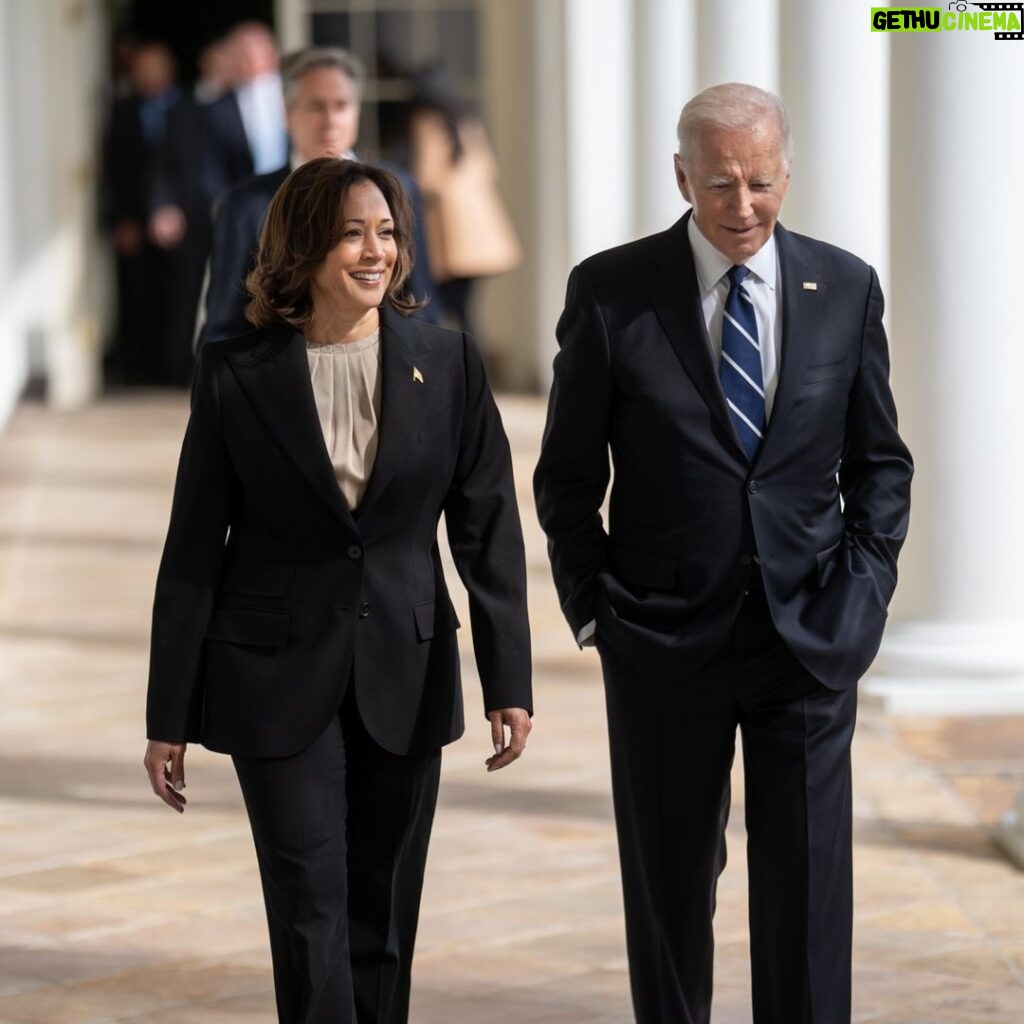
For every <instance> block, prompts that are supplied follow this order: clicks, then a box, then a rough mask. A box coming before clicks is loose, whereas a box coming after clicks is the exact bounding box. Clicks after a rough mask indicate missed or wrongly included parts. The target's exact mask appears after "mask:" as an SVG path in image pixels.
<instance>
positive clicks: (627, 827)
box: [597, 590, 857, 1024]
mask: <svg viewBox="0 0 1024 1024" xmlns="http://www.w3.org/2000/svg"><path fill="white" fill-rule="evenodd" d="M597 646H598V650H599V652H600V655H601V661H602V668H603V672H604V679H605V692H606V699H607V708H608V727H609V736H610V746H611V767H612V791H613V796H614V804H615V818H616V827H617V831H618V840H619V855H620V863H621V869H622V884H623V895H624V902H625V916H626V941H627V950H628V955H629V970H630V984H631V989H632V996H633V1005H634V1009H635V1013H636V1020H637V1021H638V1024H707V1022H708V1021H709V1020H710V1014H711V990H712V963H713V953H714V938H713V934H712V917H713V915H714V910H715V890H716V886H717V881H718V876H719V874H720V873H721V871H722V869H723V868H724V866H725V860H726V848H725V827H726V823H727V821H728V817H729V805H730V769H731V767H732V762H733V755H734V751H735V737H736V729H737V727H738V728H739V731H740V735H741V737H742V744H743V767H744V791H745V792H744V804H745V810H746V830H747V866H748V886H749V915H750V948H751V980H752V991H753V1020H754V1022H755V1024H812V1022H813V1024H848V1022H849V1020H850V958H851V941H852V919H853V896H852V890H853V881H852V803H851V778H850V743H851V740H852V738H853V730H854V722H855V718H856V701H857V694H856V689H855V688H850V689H849V690H846V691H841V692H837V691H833V690H830V689H828V688H826V687H825V686H823V685H821V684H820V683H819V682H817V680H816V679H814V678H813V677H812V676H811V675H810V674H809V673H808V672H807V671H806V670H805V669H804V668H803V667H802V666H801V665H800V664H799V662H797V660H796V659H795V658H794V657H793V655H792V654H791V653H790V652H789V650H788V648H787V647H786V645H785V643H784V642H783V641H782V639H781V637H780V636H779V634H778V633H777V632H776V630H775V627H774V626H773V624H772V621H771V617H770V614H769V611H768V606H767V603H766V600H765V597H764V593H763V591H761V590H755V591H753V592H752V593H750V594H748V595H747V596H746V597H745V598H744V601H743V604H742V607H741V609H740V611H739V614H738V616H737V619H736V621H735V623H734V625H733V627H732V630H731V633H730V635H729V637H728V639H727V641H726V642H725V643H724V644H723V646H722V647H721V649H720V650H719V651H718V652H717V653H716V654H715V655H714V657H713V658H712V659H711V660H710V661H709V662H708V663H707V664H705V665H704V666H702V667H701V668H700V669H698V670H696V671H692V672H690V673H680V672H679V670H678V669H672V668H669V667H666V668H665V669H664V670H661V669H649V668H645V669H643V670H638V669H637V667H636V661H635V657H634V658H633V659H632V660H631V657H630V655H631V654H633V655H634V656H635V654H636V652H635V651H633V652H631V651H626V650H623V651H619V650H613V649H609V645H608V644H607V642H605V643H602V634H601V628H600V624H599V625H598V630H597Z"/></svg>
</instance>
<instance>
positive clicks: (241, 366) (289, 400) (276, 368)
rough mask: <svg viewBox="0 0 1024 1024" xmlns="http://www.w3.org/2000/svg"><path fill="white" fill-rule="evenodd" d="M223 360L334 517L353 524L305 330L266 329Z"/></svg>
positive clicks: (349, 524)
mask: <svg viewBox="0 0 1024 1024" xmlns="http://www.w3.org/2000/svg"><path fill="white" fill-rule="evenodd" d="M214 344H215V343H214ZM227 361H228V363H229V364H230V366H231V368H232V370H233V371H234V374H235V377H236V379H237V380H238V384H239V387H241V389H242V390H243V391H244V392H245V394H246V396H247V397H248V399H249V401H250V402H251V403H252V406H253V408H254V409H255V410H256V414H257V415H258V416H259V418H260V419H261V420H262V421H263V424H264V425H265V427H266V428H267V431H268V432H269V433H270V434H271V436H272V437H273V438H274V440H275V441H277V443H278V444H279V445H280V447H281V448H282V450H283V451H284V452H285V454H286V455H287V456H288V457H289V458H290V459H291V460H292V461H293V462H294V463H295V465H296V466H297V467H298V468H299V469H300V470H301V471H302V473H303V475H304V476H305V477H306V479H307V480H308V481H309V482H310V484H312V486H313V489H314V490H315V491H316V493H317V494H318V495H319V496H320V497H321V498H322V499H323V501H325V502H326V503H327V505H328V506H329V508H330V509H331V511H332V512H333V513H334V514H335V515H336V516H337V517H338V519H339V520H340V521H341V522H342V523H344V524H345V525H346V526H348V527H349V528H350V529H355V520H354V519H353V518H352V512H351V511H350V510H349V507H348V505H347V504H346V502H345V499H344V497H343V495H342V493H341V488H340V487H339V486H338V481H337V478H336V477H335V475H334V467H333V466H332V465H331V460H330V457H329V456H328V454H327V447H326V445H325V444H324V436H323V432H322V431H321V429H320V419H319V417H318V416H317V411H316V401H315V399H314V398H313V385H312V382H311V380H310V375H309V362H308V360H307V358H306V342H305V339H304V338H303V336H302V335H301V334H300V333H299V332H298V331H290V330H285V331H281V332H277V333H274V334H269V335H268V336H267V338H266V339H265V340H264V341H263V342H262V343H261V344H259V345H256V346H254V347H253V348H251V349H249V350H247V351H245V352H234V353H231V354H229V355H228V357H227Z"/></svg>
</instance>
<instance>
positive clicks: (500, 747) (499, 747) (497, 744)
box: [494, 743, 505, 754]
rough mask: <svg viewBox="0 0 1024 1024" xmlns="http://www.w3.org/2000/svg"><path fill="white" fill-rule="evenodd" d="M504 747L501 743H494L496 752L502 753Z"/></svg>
mask: <svg viewBox="0 0 1024 1024" xmlns="http://www.w3.org/2000/svg"><path fill="white" fill-rule="evenodd" d="M504 749H505V748H504V747H503V746H502V745H501V744H500V743H495V744H494V752H495V753H496V754H500V753H501V752H502V750H504Z"/></svg>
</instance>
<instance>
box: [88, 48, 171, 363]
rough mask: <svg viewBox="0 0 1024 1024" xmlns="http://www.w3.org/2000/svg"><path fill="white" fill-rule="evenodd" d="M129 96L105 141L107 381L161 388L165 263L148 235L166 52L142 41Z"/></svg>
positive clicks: (115, 112) (167, 88) (165, 108)
mask: <svg viewBox="0 0 1024 1024" xmlns="http://www.w3.org/2000/svg"><path fill="white" fill-rule="evenodd" d="M129 69H130V82H131V91H130V92H128V93H127V94H126V95H123V96H120V97H118V98H117V99H116V100H115V101H114V106H113V109H112V111H111V117H110V124H109V126H108V130H107V136H106V140H105V154H104V180H105V185H106V193H107V194H106V200H105V203H104V206H105V211H106V220H107V221H108V223H109V224H110V229H111V238H112V241H113V245H114V250H115V253H116V258H117V296H118V299H117V306H118V325H117V339H116V342H115V345H114V347H113V350H112V351H111V353H110V354H109V356H108V367H109V369H110V371H111V375H112V376H113V377H115V378H117V379H119V380H123V381H124V382H126V383H160V382H163V381H164V380H165V378H166V375H167V368H166V355H167V337H166V330H165V326H166V323H167V316H168V314H169V309H170V304H169V301H168V297H167V295H166V293H165V292H164V290H163V287H162V284H163V277H164V272H165V270H166V257H165V254H164V253H163V251H162V249H161V248H160V247H159V246H157V245H154V243H153V239H152V238H151V236H150V233H149V227H148V224H149V213H150V202H149V191H150V186H151V183H152V181H153V177H154V174H155V169H156V163H157V154H158V153H159V150H160V147H161V146H162V144H163V140H164V138H165V136H166V134H167V131H168V118H169V112H170V111H171V110H172V109H173V108H174V106H175V105H176V104H177V102H178V100H179V96H180V90H179V89H178V86H177V83H176V78H177V68H176V65H175V61H174V57H173V56H172V55H171V52H170V50H168V48H167V47H166V46H165V45H163V44H162V43H159V42H146V43H143V44H141V45H139V46H138V48H137V49H136V50H135V51H133V52H132V54H131V57H130V63H129Z"/></svg>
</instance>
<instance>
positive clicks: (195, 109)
mask: <svg viewBox="0 0 1024 1024" xmlns="http://www.w3.org/2000/svg"><path fill="white" fill-rule="evenodd" d="M197 64H198V68H199V78H198V80H197V82H196V84H195V87H194V89H193V90H192V91H191V92H189V93H185V94H183V95H182V97H181V99H180V101H179V102H178V103H177V104H176V105H175V106H174V107H173V108H172V109H171V110H170V111H169V112H168V115H167V131H166V132H165V133H164V138H163V143H162V145H161V146H160V148H159V150H158V152H157V154H156V158H155V161H154V172H153V175H152V181H151V183H150V194H149V205H150V209H151V212H150V216H149V234H150V237H151V238H152V239H153V242H154V244H155V245H157V246H159V247H160V249H162V250H163V252H164V253H165V254H166V255H165V257H164V268H165V272H164V274H163V278H162V282H161V284H162V288H163V290H164V292H165V295H166V310H167V313H166V335H167V339H168V341H167V347H168V371H169V372H168V377H169V378H170V380H171V382H173V383H177V384H187V383H188V382H189V380H190V378H191V375H192V365H193V349H194V344H193V340H194V338H195V328H196V310H197V307H198V305H199V298H200V295H201V293H202V286H203V280H204V277H205V274H206V261H207V259H208V258H209V255H210V243H211V237H212V209H213V199H214V196H212V195H210V188H211V187H215V186H211V184H210V180H209V179H210V176H209V174H208V173H207V171H206V167H205V161H204V156H203V155H204V153H205V151H206V147H207V144H208V142H209V141H211V133H210V131H209V128H208V126H207V124H206V120H207V108H208V107H209V105H210V104H211V103H213V102H214V101H216V100H218V99H221V98H222V97H224V96H226V95H227V93H228V91H229V89H230V86H231V81H232V78H233V75H234V63H233V57H232V50H231V47H230V44H229V42H228V41H227V40H223V39H215V40H212V41H210V42H209V43H207V44H206V45H205V46H204V47H203V49H202V50H201V51H200V53H199V55H198V57H197ZM246 173H248V172H246ZM218 180H220V179H218Z"/></svg>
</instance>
